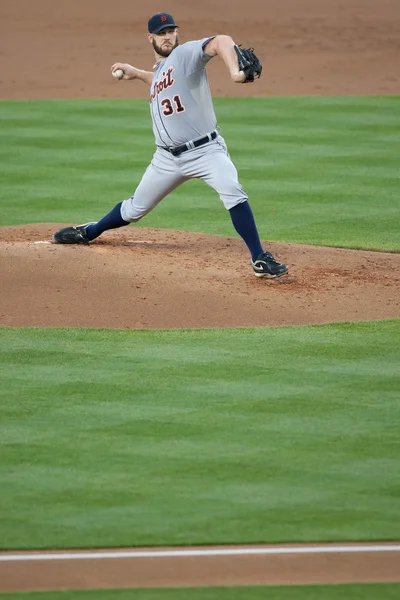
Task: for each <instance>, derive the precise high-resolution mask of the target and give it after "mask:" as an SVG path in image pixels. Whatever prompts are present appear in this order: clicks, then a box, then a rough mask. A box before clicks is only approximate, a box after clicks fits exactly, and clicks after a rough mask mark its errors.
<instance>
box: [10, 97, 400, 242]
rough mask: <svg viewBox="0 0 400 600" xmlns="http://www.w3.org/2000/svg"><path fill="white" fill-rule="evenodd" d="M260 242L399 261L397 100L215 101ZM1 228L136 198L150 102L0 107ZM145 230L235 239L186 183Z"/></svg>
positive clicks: (85, 213) (204, 193)
mask: <svg viewBox="0 0 400 600" xmlns="http://www.w3.org/2000/svg"><path fill="white" fill-rule="evenodd" d="M215 107H216V112H217V117H218V120H219V123H220V125H221V127H222V134H223V135H224V137H225V139H226V141H227V143H228V147H229V150H230V153H231V156H232V158H233V160H234V162H235V164H236V166H237V168H238V171H239V175H240V180H241V182H242V184H243V186H244V189H245V191H246V192H247V193H248V194H249V197H250V200H251V204H252V207H253V210H254V213H255V215H256V219H257V223H258V226H259V230H260V235H261V237H262V238H263V239H268V240H280V241H288V242H300V243H311V244H321V245H333V246H347V247H352V248H361V247H363V248H372V249H381V250H397V251H398V250H399V248H400V240H399V236H398V227H397V222H398V212H399V208H400V205H399V199H398V187H399V169H398V159H397V157H398V155H399V153H400V121H399V119H398V114H399V110H400V97H363V98H356V97H344V98H324V97H319V98H247V99H238V98H237V99H223V98H218V99H216V101H215ZM1 108H2V111H1V124H2V127H1V133H0V136H1V138H0V139H1V140H2V142H3V144H2V146H1V147H0V159H1V160H2V176H1V179H2V186H1V192H0V199H1V202H2V207H3V211H2V217H1V219H2V220H1V223H2V224H3V225H6V224H18V223H27V222H41V221H45V222H49V221H51V222H64V221H65V222H71V223H76V222H85V221H87V220H93V219H98V218H100V217H101V216H103V214H104V213H105V212H107V211H108V210H109V209H110V208H111V207H112V206H114V204H116V203H117V202H119V201H120V200H123V199H124V198H128V197H129V196H130V195H131V194H133V192H134V190H135V188H136V186H137V184H138V183H139V181H140V178H141V176H142V174H143V172H144V170H145V168H146V166H147V164H148V163H149V162H150V160H151V157H152V154H153V151H154V142H153V135H152V131H151V122H150V116H149V109H148V103H147V102H146V101H144V100H132V101H128V100H118V101H117V100H115V101H110V100H93V101H90V100H85V101H83V100H79V101H78V100H77V101H64V102H62V101H41V102H3V103H2V104H1ZM141 224H142V225H144V226H149V227H165V228H171V229H185V230H191V231H201V232H205V233H219V234H223V235H235V234H234V231H233V229H232V225H231V222H230V219H229V217H228V215H227V214H226V211H225V210H224V208H223V206H222V204H221V203H220V201H219V199H218V196H217V195H216V193H215V192H214V191H213V190H211V189H210V188H208V186H206V185H205V184H204V183H202V182H198V181H195V182H193V181H192V182H189V183H187V184H185V185H184V186H182V187H181V188H179V189H178V190H176V191H175V192H174V193H173V194H172V195H171V196H170V197H168V199H166V200H165V201H164V202H162V203H161V205H160V206H159V207H157V209H156V210H155V211H154V212H153V213H151V214H150V215H148V216H147V217H146V219H145V220H144V221H142V222H141Z"/></svg>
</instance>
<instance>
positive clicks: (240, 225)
mask: <svg viewBox="0 0 400 600" xmlns="http://www.w3.org/2000/svg"><path fill="white" fill-rule="evenodd" d="M229 212H230V215H231V219H232V223H233V226H234V228H235V229H236V231H237V232H238V234H239V235H240V236H241V237H242V238H243V241H244V242H245V244H246V246H247V247H248V249H249V250H250V254H251V258H252V260H255V259H256V258H257V256H260V254H262V253H263V252H264V250H263V247H262V246H261V242H260V237H259V235H258V231H257V226H256V223H255V221H254V216H253V212H252V210H251V208H250V204H249V203H248V202H247V201H246V202H242V203H241V204H237V205H236V206H234V207H233V208H231V209H230V211H229Z"/></svg>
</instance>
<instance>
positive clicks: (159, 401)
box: [0, 97, 400, 600]
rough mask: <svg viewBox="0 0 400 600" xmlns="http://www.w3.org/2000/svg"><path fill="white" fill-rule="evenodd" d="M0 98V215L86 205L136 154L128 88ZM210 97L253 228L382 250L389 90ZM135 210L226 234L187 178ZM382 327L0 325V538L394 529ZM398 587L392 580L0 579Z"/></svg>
mask: <svg viewBox="0 0 400 600" xmlns="http://www.w3.org/2000/svg"><path fill="white" fill-rule="evenodd" d="M0 106H1V111H0V120H1V127H0V140H1V142H0V160H1V172H0V182H1V187H0V202H1V207H2V211H1V216H0V219H1V221H0V223H1V225H13V224H26V223H36V222H54V223H56V222H57V223H58V222H65V223H80V222H85V221H87V220H92V219H98V218H100V217H101V216H102V215H103V214H104V213H105V212H107V211H108V210H109V209H110V208H112V207H113V206H114V205H115V204H116V203H117V202H119V201H120V200H122V199H124V198H127V197H129V196H130V195H131V194H132V193H133V192H134V189H135V187H136V185H137V183H138V182H139V180H140V177H141V175H142V174H143V172H144V169H145V167H146V165H147V164H148V162H149V161H150V159H151V156H152V153H153V149H154V146H153V137H152V132H151V127H150V116H149V110H148V104H147V102H144V101H104V100H96V101H67V102H61V101H41V102H2V103H1V105H0ZM215 106H216V112H217V116H218V119H219V122H220V125H221V127H222V134H223V135H224V137H225V139H226V141H227V143H228V147H229V149H230V153H231V156H232V158H233V160H234V162H235V164H236V165H237V167H238V171H239V176H240V180H241V182H242V184H243V186H244V188H245V190H246V191H247V192H248V194H249V197H250V201H251V204H252V207H253V210H254V213H255V216H256V220H257V223H258V227H259V231H260V235H261V237H262V238H263V239H268V240H276V241H287V242H297V243H310V244H316V245H332V246H341V247H351V248H369V249H379V250H386V251H392V252H398V251H399V250H400V238H399V234H398V215H399V208H400V203H399V196H398V185H399V173H398V155H399V154H400V121H399V119H398V114H399V111H400V97H366V98H355V97H354V98H351V97H347V98H322V97H320V98H252V99H217V100H216V101H215ZM141 226H144V227H163V228H171V229H182V230H189V231H198V232H205V233H216V234H221V235H234V232H233V230H232V225H231V222H230V219H229V217H228V215H227V214H226V211H225V210H224V208H223V207H222V204H221V203H220V202H219V200H218V198H217V196H216V195H215V193H214V192H213V191H212V190H210V189H209V188H208V187H207V186H206V185H205V184H203V183H202V182H197V181H194V182H190V183H188V184H185V186H182V187H181V188H179V189H178V190H177V191H176V192H174V193H173V194H172V195H171V196H170V197H169V198H167V199H165V200H164V202H162V203H161V205H160V206H159V207H158V208H157V209H156V210H155V211H154V212H153V213H151V214H150V215H148V216H147V217H146V219H145V220H143V221H142V222H141ZM0 236H1V233H0ZM399 333H400V321H399V320H397V321H382V322H369V323H356V324H352V323H342V324H334V325H324V326H312V327H311V326H310V327H284V328H263V329H258V330H257V329H232V330H217V329H214V330H212V329H210V330H183V331H178V330H170V331H167V330H165V331H113V330H66V329H64V330H51V329H46V330H40V329H8V328H2V329H0V379H1V386H0V398H1V405H0V411H1V412H0V448H1V456H2V461H1V466H0V483H1V486H2V493H1V495H0V547H1V548H57V547H59V548H62V547H72V546H73V547H85V546H119V545H129V546H130V545H157V544H189V543H190V544H192V543H199V544H205V543H217V542H220V543H225V542H263V541H272V542H278V541H333V540H382V539H386V540H389V539H393V540H394V539H399V538H400V518H399V517H400V509H399V503H398V498H399V494H400V476H399V469H398V464H399V458H400V456H399V448H398V443H397V442H398V422H399V416H400V415H399V410H400V408H399V403H398V396H399V388H400V385H399V374H398V365H399V358H400V352H399V344H398V339H399ZM398 595H399V586H398V585H394V584H393V585H379V586H378V585H365V586H362V585H352V586H328V587H323V586H301V587H280V588H275V587H268V588H263V587H260V588H258V587H254V588H224V589H222V588H221V589H212V588H210V589H201V590H196V589H193V590H119V591H114V590H112V591H102V592H99V591H82V592H79V591H77V592H72V591H71V592H51V593H32V594H0V596H1V598H2V599H3V598H4V599H5V598H12V600H18V599H19V598H21V600H22V598H26V599H28V598H29V600H31V599H32V600H47V599H50V598H51V599H53V598H54V600H72V599H73V600H85V599H88V600H89V599H91V598H94V597H96V598H99V599H101V600H106V599H107V600H108V599H109V598H116V599H117V600H123V599H125V598H128V597H129V598H135V599H137V600H150V599H151V600H153V599H154V600H156V599H157V600H170V599H172V598H174V600H175V599H176V600H178V599H180V598H182V599H183V598H185V600H186V599H188V600H195V599H196V600H197V598H200V597H201V599H202V600H214V599H217V598H218V599H224V598H229V599H230V600H231V599H235V600H239V599H240V600H241V599H244V598H246V600H247V599H249V600H250V599H251V600H255V599H256V598H257V599H258V598H265V597H268V598H269V600H278V599H279V600H303V599H304V600H305V599H306V598H307V600H314V598H315V599H316V598H324V599H326V600H336V599H337V600H339V598H340V600H342V599H346V600H347V599H350V598H351V599H352V600H357V599H358V598H360V599H361V598H363V599H367V600H372V599H374V600H375V598H379V599H386V598H389V599H392V598H393V599H394V598H395V597H396V598H397V597H398Z"/></svg>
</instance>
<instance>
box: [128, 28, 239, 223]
mask: <svg viewBox="0 0 400 600" xmlns="http://www.w3.org/2000/svg"><path fill="white" fill-rule="evenodd" d="M211 39H212V37H209V38H204V39H202V40H198V41H192V42H187V43H186V44H182V45H181V46H177V48H175V49H174V50H173V51H172V52H171V54H170V55H169V56H168V57H167V58H165V59H164V60H162V61H160V62H159V63H158V64H157V66H156V68H155V72H154V77H153V82H152V85H151V88H150V112H151V117H152V120H153V131H154V136H155V142H156V146H157V150H156V152H155V154H154V156H153V159H152V161H151V163H150V165H149V166H148V168H147V170H146V172H145V173H144V175H143V177H142V180H141V181H140V183H139V185H138V187H137V189H136V191H135V193H134V195H133V196H131V197H130V198H129V199H128V200H124V202H123V203H122V206H121V216H122V218H123V219H124V220H125V221H127V222H136V221H139V219H141V218H142V217H144V216H145V215H146V214H147V213H149V212H150V211H151V210H152V209H153V208H154V207H155V206H156V205H157V204H158V203H159V202H160V201H161V200H162V199H163V198H165V196H167V195H168V194H169V193H170V192H172V191H173V190H174V189H175V188H177V187H178V186H179V185H181V184H182V183H184V182H185V181H188V180H189V179H192V178H198V179H202V180H203V181H205V182H206V183H207V184H208V185H209V186H211V187H212V188H213V189H214V190H215V191H216V192H217V193H218V194H219V196H220V198H221V200H222V202H223V203H224V206H225V208H226V209H227V210H230V209H231V208H233V207H234V206H236V205H237V204H240V203H241V202H245V201H246V200H247V198H248V197H247V195H246V194H245V192H244V191H243V189H242V186H241V185H240V183H239V181H238V174H237V170H236V168H235V166H234V164H233V163H232V161H231V159H230V157H229V154H228V151H227V148H226V144H225V141H224V139H223V138H222V137H221V136H220V135H219V133H218V128H217V120H216V117H215V113H214V108H213V103H212V98H211V93H210V87H209V84H208V79H207V73H206V65H207V63H208V61H209V60H210V58H211V57H210V56H208V55H207V54H205V52H204V47H205V46H206V45H207V43H208V42H209V41H210V40H211ZM204 137H208V139H207V142H206V143H203V144H202V145H200V146H198V147H197V146H196V143H197V142H198V141H199V140H203V138H204ZM183 144H187V148H188V149H185V151H184V152H180V153H179V154H173V153H171V150H172V151H173V152H174V151H175V150H176V148H177V147H181V146H182V145H183ZM180 150H181V148H180Z"/></svg>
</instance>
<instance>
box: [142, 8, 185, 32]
mask: <svg viewBox="0 0 400 600" xmlns="http://www.w3.org/2000/svg"><path fill="white" fill-rule="evenodd" d="M166 27H178V25H176V24H175V21H174V17H173V16H172V15H169V14H168V13H157V14H156V15H153V16H152V17H151V19H149V33H158V32H159V31H161V29H165V28H166Z"/></svg>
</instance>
